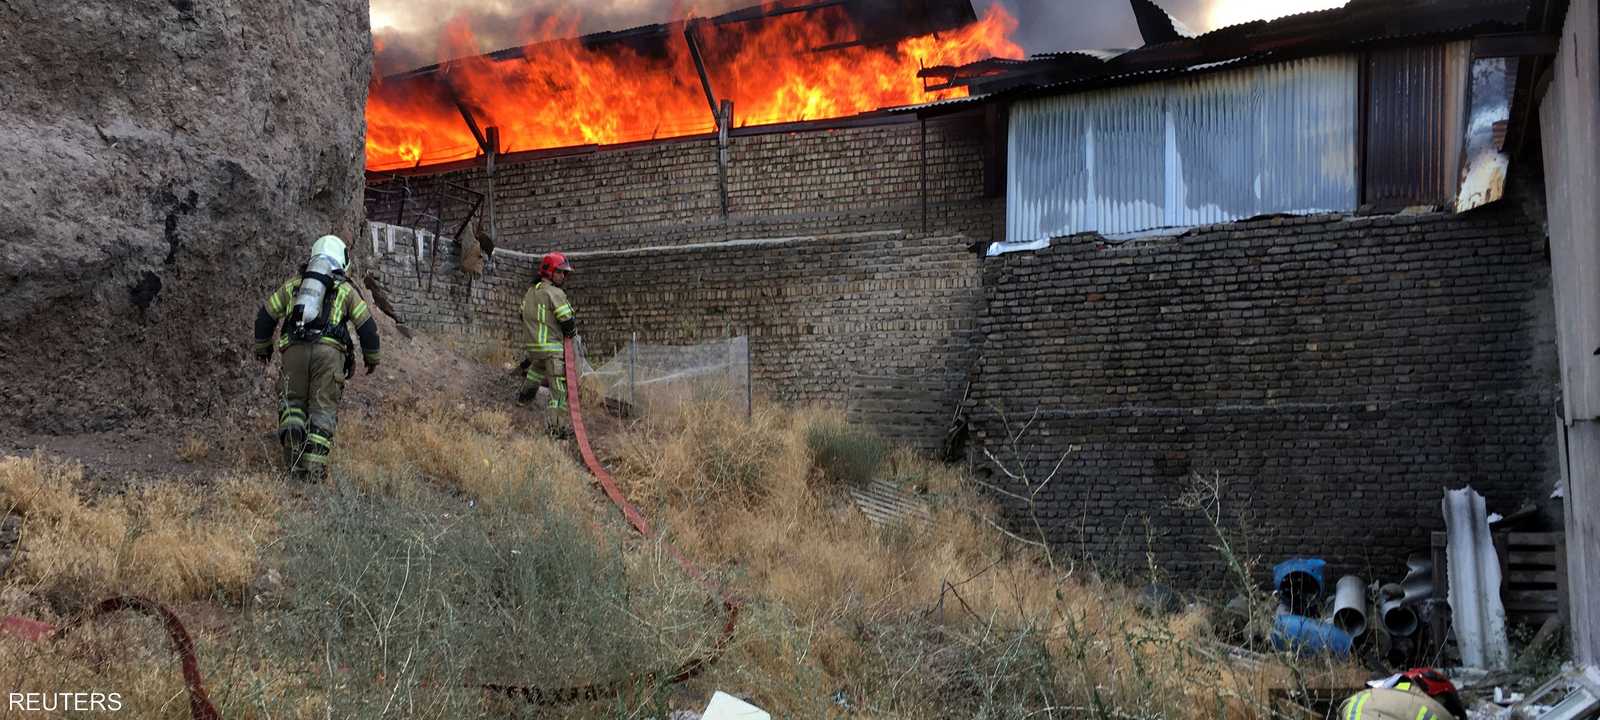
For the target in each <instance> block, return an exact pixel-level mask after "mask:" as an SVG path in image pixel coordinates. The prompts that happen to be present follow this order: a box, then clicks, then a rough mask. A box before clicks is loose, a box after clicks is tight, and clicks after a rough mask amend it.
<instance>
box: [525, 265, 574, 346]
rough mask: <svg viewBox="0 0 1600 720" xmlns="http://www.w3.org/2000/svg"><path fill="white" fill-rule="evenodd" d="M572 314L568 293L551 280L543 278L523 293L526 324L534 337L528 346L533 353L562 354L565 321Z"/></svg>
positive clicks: (530, 334) (529, 335)
mask: <svg viewBox="0 0 1600 720" xmlns="http://www.w3.org/2000/svg"><path fill="white" fill-rule="evenodd" d="M572 318H573V311H572V303H571V302H569V301H568V300H567V293H566V292H565V291H564V290H562V289H561V288H558V287H556V286H555V285H553V284H551V283H550V281H548V280H540V281H539V282H538V284H536V285H534V286H533V287H531V288H528V292H527V294H525V295H523V296H522V324H523V326H525V327H526V328H527V329H528V337H529V339H530V342H528V344H527V345H525V346H524V348H525V349H526V350H527V351H528V352H529V353H530V354H532V355H539V356H543V355H560V354H561V353H562V350H561V338H562V337H563V333H562V332H561V323H562V321H565V320H571V319H572Z"/></svg>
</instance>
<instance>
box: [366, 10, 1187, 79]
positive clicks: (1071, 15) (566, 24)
mask: <svg viewBox="0 0 1600 720" xmlns="http://www.w3.org/2000/svg"><path fill="white" fill-rule="evenodd" d="M886 1H889V0H886ZM1210 1H1211V0H1158V4H1160V5H1161V6H1162V7H1164V8H1166V9H1167V11H1168V12H1170V13H1172V14H1173V15H1174V16H1176V17H1177V18H1178V19H1180V20H1182V21H1184V22H1186V23H1188V24H1189V25H1190V26H1191V27H1195V28H1203V25H1204V23H1203V22H1201V21H1202V20H1203V19H1204V18H1203V16H1204V11H1205V8H1206V6H1207V5H1208V4H1209V2H1210ZM972 2H973V8H974V9H975V10H976V11H977V12H978V13H979V14H980V15H981V14H982V13H983V12H984V11H985V10H987V9H988V7H989V6H990V5H992V4H996V3H998V4H1000V5H1003V6H1004V7H1005V8H1006V10H1007V11H1009V12H1010V13H1011V15H1012V16H1013V17H1015V18H1016V19H1017V20H1018V22H1019V24H1020V26H1019V27H1018V29H1017V32H1016V33H1015V35H1014V36H1013V39H1014V40H1015V41H1016V42H1017V43H1018V44H1020V45H1022V47H1023V49H1024V50H1026V51H1027V52H1028V53H1029V54H1036V53H1045V52H1059V51H1062V50H1076V49H1106V48H1131V47H1138V46H1139V45H1140V44H1141V43H1140V40H1139V30H1138V28H1137V26H1136V25H1135V24H1134V19H1133V11H1132V10H1131V9H1130V7H1129V2H1128V0H972ZM755 4H759V0H372V15H373V20H374V26H373V31H374V34H375V35H376V36H377V37H378V39H379V42H381V43H382V46H383V52H382V53H381V54H380V57H379V67H378V71H379V72H381V73H384V74H388V73H393V72H399V71H403V70H408V69H411V68H415V67H418V66H421V65H428V64H431V63H435V62H439V61H440V60H444V59H447V58H445V57H443V55H445V54H447V53H441V52H440V49H439V48H440V47H441V43H440V37H441V33H442V31H443V29H444V25H445V23H446V22H447V21H449V20H451V19H452V18H459V19H461V20H464V21H465V22H466V23H467V25H468V27H470V28H471V29H472V31H473V35H474V36H475V37H476V38H477V39H478V42H479V45H480V47H479V48H478V50H481V51H490V50H497V49H500V48H506V47H513V46H516V45H521V44H524V43H526V42H528V41H529V40H530V39H532V38H533V37H534V36H533V35H532V34H531V33H534V32H536V31H537V29H538V28H539V27H541V24H543V23H550V22H554V23H555V24H554V27H559V28H562V29H566V30H570V32H569V33H567V34H568V35H573V34H583V33H592V32H600V31H605V30H621V29H626V28H630V27H635V26H638V25H645V24H649V23H656V22H663V21H667V20H671V19H673V18H676V17H683V16H685V15H689V14H694V15H712V14H717V13H722V12H726V11H728V10H732V9H735V8H740V7H746V6H750V5H755Z"/></svg>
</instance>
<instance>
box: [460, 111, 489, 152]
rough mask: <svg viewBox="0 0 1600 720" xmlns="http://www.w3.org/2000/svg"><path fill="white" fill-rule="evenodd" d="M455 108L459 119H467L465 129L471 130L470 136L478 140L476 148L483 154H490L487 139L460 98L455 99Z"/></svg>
mask: <svg viewBox="0 0 1600 720" xmlns="http://www.w3.org/2000/svg"><path fill="white" fill-rule="evenodd" d="M456 110H457V111H458V112H460V113H461V119H462V120H465V121H467V129H468V130H471V131H472V137H473V138H474V139H475V140H477V141H478V149H479V150H482V151H483V154H485V155H488V154H490V152H491V151H490V149H489V148H490V147H491V146H490V145H489V139H488V138H487V137H484V134H483V131H482V130H479V129H478V121H477V120H476V119H474V118H473V117H472V111H471V110H468V109H467V106H466V105H464V104H462V102H461V101H460V100H457V101H456Z"/></svg>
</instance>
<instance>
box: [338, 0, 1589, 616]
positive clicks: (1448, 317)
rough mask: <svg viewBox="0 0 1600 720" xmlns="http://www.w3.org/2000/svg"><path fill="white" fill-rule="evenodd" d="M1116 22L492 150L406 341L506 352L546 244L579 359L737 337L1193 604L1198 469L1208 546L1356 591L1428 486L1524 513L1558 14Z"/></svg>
mask: <svg viewBox="0 0 1600 720" xmlns="http://www.w3.org/2000/svg"><path fill="white" fill-rule="evenodd" d="M1137 5H1138V6H1139V13H1140V14H1139V20H1140V26H1141V29H1142V30H1144V31H1145V33H1146V37H1147V39H1148V40H1149V41H1151V42H1150V44H1148V45H1147V46H1146V47H1143V48H1139V49H1135V50H1131V51H1118V50H1106V51H1099V50H1092V51H1080V52H1075V53H1063V54H1059V55H1052V56H1046V57H1039V58H1033V59H1030V60H1026V61H1016V60H1004V59H999V60H991V61H987V62H984V63H977V64H974V65H969V66H963V67H960V68H929V69H928V70H927V71H926V72H925V78H924V80H925V81H926V82H928V83H929V84H930V86H933V87H938V86H941V85H951V86H965V87H967V88H969V90H970V91H971V92H972V93H973V96H972V97H969V98H963V99H958V100H950V101H944V102H939V103H932V104H928V105H924V106H919V107H912V108H900V109H894V110H886V111H880V112H875V113H869V114H867V115H863V116H859V117H854V118H847V119H842V120H836V121H826V122H817V123H804V124H797V125H791V126H784V127H768V128H747V129H733V130H731V131H730V132H728V133H726V135H727V140H726V142H725V143H722V144H719V143H718V141H717V139H716V138H713V137H710V136H699V137H692V138H681V139H675V140H669V141H661V142H649V143H638V144H632V145H627V146H617V147H583V148H570V149H562V150H548V151H538V152H532V153H523V154H517V155H512V156H504V157H500V158H497V161H496V162H497V166H496V168H495V171H494V172H495V179H494V183H495V184H494V187H495V193H494V194H495V196H496V200H495V202H496V212H497V213H498V216H497V218H496V220H497V236H496V237H497V240H498V242H499V245H500V246H501V247H502V248H510V249H511V250H513V252H511V253H507V254H505V255H504V256H503V257H502V258H501V264H500V265H499V267H498V268H493V267H492V268H491V270H490V271H489V273H487V274H486V275H485V277H484V278H483V279H480V280H478V281H476V282H477V284H475V285H472V286H470V287H468V286H466V284H465V282H464V281H460V280H459V275H455V274H452V272H451V271H450V258H451V256H452V255H453V253H454V252H455V251H454V250H453V249H452V247H451V245H450V243H448V242H444V243H440V244H438V245H437V247H439V248H442V250H440V251H439V253H438V254H440V255H442V256H443V257H444V262H443V263H442V264H439V265H437V267H438V268H441V269H439V270H436V272H437V273H438V275H437V276H436V277H437V279H438V280H439V285H438V286H437V287H438V288H439V289H436V290H432V291H428V290H425V288H424V281H425V280H426V279H427V278H426V277H425V275H424V273H423V272H422V271H419V269H418V268H419V267H420V266H419V263H422V264H427V263H429V262H430V260H429V258H430V255H431V254H432V251H428V252H423V253H414V252H412V251H411V250H410V249H406V248H407V247H408V246H407V245H406V244H405V243H404V242H401V243H400V246H401V248H403V251H401V252H390V253H387V254H386V255H385V260H384V265H383V267H384V268H385V270H386V272H387V273H389V274H390V275H394V276H398V278H399V282H396V281H395V279H394V278H391V284H399V285H402V287H401V289H400V291H399V294H400V296H401V297H402V298H403V301H404V303H405V304H406V305H408V306H411V307H417V308H421V309H422V310H420V311H418V312H417V313H416V314H417V315H418V316H419V317H423V318H425V323H431V324H433V325H435V326H438V327H451V328H457V329H460V328H466V329H468V330H469V331H472V332H481V333H484V334H488V335H500V336H506V337H510V336H511V335H512V334H513V333H514V332H515V321H514V319H513V318H510V317H509V316H508V315H507V314H506V308H509V307H510V304H511V303H514V300H509V298H511V297H512V294H513V293H514V292H516V290H515V288H518V287H520V284H521V283H523V282H525V281H526V280H527V278H528V277H529V276H530V275H531V268H532V264H531V261H530V258H529V256H530V255H534V254H537V253H539V252H543V251H545V250H547V249H550V248H555V247H561V248H563V249H571V250H577V251H578V257H576V258H575V260H574V261H575V262H577V263H579V264H580V265H582V266H583V270H584V272H583V273H581V274H580V275H579V276H577V278H576V279H575V288H574V293H575V295H576V296H577V297H580V298H583V302H584V303H585V306H586V308H588V309H587V310H585V311H584V312H585V313H586V320H585V323H586V328H587V329H586V334H587V335H589V336H590V337H591V339H594V338H600V339H601V341H600V342H595V343H593V344H592V345H591V347H596V348H599V349H602V350H603V349H604V348H605V347H608V346H609V345H611V344H616V343H617V342H618V341H619V340H620V339H621V338H626V337H628V336H631V335H632V334H634V333H637V334H638V335H639V338H640V340H641V341H642V342H693V341H695V340H697V339H704V338H707V337H714V336H720V335H721V334H723V333H728V332H733V333H744V334H748V335H750V336H751V338H752V342H751V348H752V353H753V372H754V375H755V382H756V386H757V390H758V392H761V391H762V390H763V389H765V390H766V391H767V392H768V394H770V395H771V396H774V397H776V398H778V399H788V400H806V401H810V400H823V401H834V402H839V403H842V404H845V405H846V406H847V407H848V408H849V409H850V412H851V415H852V417H853V418H855V419H857V420H860V421H862V422H865V423H871V424H874V425H876V426H879V427H883V428H887V429H888V431H889V434H891V435H892V436H894V437H895V438H897V439H902V440H906V441H908V442H912V443H913V444H916V445H918V446H920V447H922V448H924V449H927V450H930V451H939V450H949V449H951V448H950V444H949V443H948V442H947V441H949V440H952V439H959V438H961V437H963V436H965V437H966V438H967V441H968V442H967V445H966V448H965V450H966V454H967V457H968V458H969V460H970V462H972V463H973V465H974V467H975V469H977V470H978V471H980V472H987V473H988V474H989V475H988V476H989V478H990V482H991V483H992V484H994V485H995V486H996V487H999V488H1001V489H1002V490H1004V491H1005V492H1003V493H996V494H995V497H996V500H997V502H999V503H1001V505H1002V506H1004V507H1006V508H1007V509H1008V510H1009V511H1010V512H1011V513H1012V518H1013V519H1014V520H1015V521H1016V523H1017V525H1018V527H1022V528H1032V527H1033V524H1032V521H1031V519H1030V518H1028V517H1027V514H1028V513H1030V512H1033V513H1037V514H1038V515H1039V519H1040V521H1041V524H1042V525H1043V526H1044V528H1045V530H1046V533H1047V538H1046V539H1048V540H1050V541H1051V542H1052V543H1054V544H1056V545H1057V546H1058V547H1060V548H1062V549H1063V550H1065V551H1068V552H1072V553H1081V554H1082V555H1083V556H1085V557H1087V558H1089V559H1091V560H1093V561H1095V562H1097V563H1101V564H1103V565H1107V566H1111V565H1124V566H1132V567H1135V568H1143V567H1144V566H1145V561H1146V559H1147V558H1154V560H1155V561H1156V563H1157V564H1158V565H1159V566H1161V568H1163V570H1164V571H1165V572H1167V573H1169V575H1170V576H1171V577H1174V578H1179V579H1182V580H1184V581H1187V582H1190V583H1193V584H1194V585H1195V586H1196V587H1200V588H1204V589H1207V590H1220V589H1221V585H1222V583H1223V581H1222V580H1221V578H1220V575H1219V573H1218V572H1217V570H1218V563H1219V559H1218V558H1217V557H1216V556H1215V554H1214V553H1213V552H1212V551H1210V550H1209V549H1207V546H1208V545H1209V544H1210V543H1211V540H1210V533H1211V532H1212V529H1211V528H1210V527H1209V526H1208V525H1206V523H1205V520H1204V519H1203V518H1202V517H1200V516H1199V515H1197V514H1195V513H1193V512H1191V511H1185V510H1180V509H1178V507H1177V501H1178V500H1179V498H1180V497H1181V496H1182V495H1183V494H1184V493H1185V491H1186V490H1187V489H1189V487H1190V486H1191V482H1190V481H1191V479H1192V476H1193V475H1194V474H1196V473H1199V474H1203V475H1207V476H1211V477H1222V478H1224V479H1225V480H1227V481H1228V484H1227V487H1228V488H1229V489H1228V490H1227V491H1226V492H1227V494H1226V495H1224V496H1223V497H1222V498H1221V499H1222V500H1223V502H1224V503H1225V506H1226V507H1228V508H1234V507H1241V506H1242V507H1248V508H1250V509H1251V511H1252V516H1251V517H1249V518H1245V520H1246V522H1244V523H1243V524H1242V525H1241V524H1240V523H1239V521H1240V519H1241V518H1239V517H1238V516H1237V515H1233V516H1230V518H1229V520H1228V523H1229V527H1228V529H1230V530H1248V531H1249V532H1248V537H1249V538H1250V539H1251V541H1252V543H1253V544H1252V545H1251V546H1250V548H1249V551H1250V552H1253V553H1259V554H1262V555H1266V556H1269V557H1280V556H1284V555H1288V554H1299V553H1307V554H1317V555H1321V556H1323V557H1325V558H1327V559H1328V560H1329V562H1330V563H1331V564H1332V565H1333V566H1334V569H1335V570H1336V571H1359V572H1363V573H1366V574H1368V575H1369V576H1371V575H1376V574H1381V573H1388V574H1394V573H1396V572H1397V571H1399V570H1400V569H1402V568H1403V567H1404V559H1405V556H1406V555H1407V554H1408V553H1410V552H1412V551H1425V550H1426V549H1427V544H1428V542H1429V533H1430V532H1431V531H1434V530H1438V529H1440V528H1441V527H1442V519H1441V517H1440V513H1439V504H1438V501H1439V498H1440V497H1441V494H1442V491H1443V490H1444V489H1446V488H1453V487H1460V486H1462V485H1465V484H1471V485H1473V486H1474V487H1475V488H1477V489H1478V490H1480V491H1482V492H1484V493H1485V494H1486V495H1487V496H1488V497H1489V500H1490V504H1491V509H1500V511H1502V512H1506V511H1509V510H1515V509H1516V508H1518V507H1520V506H1522V505H1523V504H1524V503H1525V502H1529V501H1533V502H1539V503H1542V504H1543V505H1544V506H1545V507H1544V509H1545V510H1546V512H1547V514H1557V515H1558V514H1559V508H1557V507H1554V506H1552V505H1551V504H1550V502H1549V501H1547V500H1545V499H1546V498H1548V497H1549V495H1550V493H1551V490H1552V489H1553V487H1554V485H1555V484H1556V483H1557V482H1558V481H1559V480H1560V478H1561V477H1562V475H1563V471H1564V470H1565V469H1566V468H1568V467H1569V465H1570V463H1569V461H1568V453H1567V451H1565V450H1563V449H1562V445H1561V440H1562V438H1563V437H1564V436H1565V433H1561V434H1558V433H1555V432H1554V431H1553V430H1554V428H1555V427H1556V426H1557V420H1556V418H1555V416H1554V411H1553V408H1555V407H1556V406H1557V404H1558V402H1559V401H1560V400H1561V398H1562V397H1563V380H1562V375H1561V362H1558V344H1557V343H1556V327H1557V324H1556V322H1555V320H1554V307H1555V304H1556V303H1555V302H1554V300H1553V294H1552V272H1551V264H1550V257H1549V254H1548V253H1549V251H1548V250H1547V241H1546V232H1547V228H1546V217H1545V211H1544V206H1543V198H1544V192H1545V185H1546V183H1545V181H1544V179H1543V177H1542V167H1541V166H1542V165H1543V163H1542V162H1541V158H1540V157H1539V156H1538V153H1537V148H1538V144H1537V143H1538V142H1539V141H1540V139H1541V138H1540V133H1539V132H1538V129H1539V125H1540V122H1541V119H1542V118H1541V114H1540V108H1539V98H1540V97H1541V93H1542V92H1543V89H1542V86H1541V83H1539V82H1538V80H1539V78H1540V77H1541V76H1543V75H1546V74H1547V73H1548V71H1550V70H1551V67H1552V66H1551V62H1550V61H1551V57H1552V54H1553V53H1554V52H1555V50H1556V47H1557V46H1558V44H1559V43H1558V42H1557V32H1556V31H1557V28H1559V27H1560V23H1561V21H1562V17H1563V12H1562V11H1563V10H1564V8H1565V5H1566V3H1562V2H1555V1H1551V2H1544V1H1540V2H1533V3H1528V2H1502V1H1498V0H1488V1H1487V2H1476V3H1453V2H1452V3H1443V2H1420V1H1411V2H1378V1H1376V0H1353V2H1351V3H1350V4H1349V5H1348V6H1347V7H1345V8H1342V9H1340V10H1333V11H1327V12H1323V13H1314V14H1308V15H1302V16H1295V17H1289V18H1284V19H1281V20H1277V21H1273V22H1257V23H1248V24H1245V25H1241V26H1236V27H1233V28H1227V29H1224V30H1219V31H1216V32H1213V33H1208V34H1205V35H1201V36H1198V37H1186V36H1184V34H1183V33H1182V32H1181V28H1179V27H1178V26H1176V25H1175V24H1172V23H1170V22H1167V23H1163V22H1161V20H1162V18H1161V17H1159V16H1157V15H1154V14H1151V13H1152V11H1151V9H1152V7H1153V6H1150V5H1149V4H1148V3H1137ZM1592 6H1593V2H1592V0H1591V2H1590V3H1589V7H1590V9H1591V10H1592ZM1156 10H1159V8H1156ZM1574 42H1576V41H1574ZM1590 57H1591V58H1592V55H1591V56H1590ZM1569 62H1570V61H1569ZM1580 67H1582V68H1585V71H1588V72H1592V71H1593V68H1592V67H1591V66H1590V65H1580ZM1574 92H1576V91H1574ZM1241 108H1243V110H1241ZM1306 108H1310V109H1311V110H1312V111H1307V110H1306ZM1330 108H1331V109H1332V110H1331V111H1327V112H1313V111H1315V110H1328V109H1330ZM1230 113H1231V114H1230ZM1542 121H1543V122H1545V123H1549V122H1550V121H1549V119H1548V118H1543V119H1542ZM1545 142H1549V139H1548V138H1545ZM723 149H726V158H727V160H726V166H725V168H723V169H722V170H721V172H723V173H725V174H724V175H722V176H720V177H719V162H720V160H719V158H720V157H722V155H721V153H722V152H723ZM1245 157H1248V158H1250V160H1249V161H1248V162H1245V161H1237V162H1235V161H1231V160H1229V159H1230V158H1245ZM1508 167H1509V168H1511V170H1510V171H1509V172H1508V171H1507V168H1508ZM488 173H489V171H488V168H487V164H486V162H485V159H484V158H480V159H478V160H475V161H470V162H464V163H461V164H458V165H454V166H445V167H440V168H433V169H427V170H424V171H419V172H418V173H415V174H411V175H410V176H409V177H407V178H405V179H404V180H403V181H402V180H400V179H397V178H393V177H384V178H379V177H373V178H371V179H372V180H373V181H374V182H381V183H385V184H386V185H385V186H386V187H391V188H393V187H406V188H409V191H410V192H411V193H413V196H415V197H421V196H424V195H426V194H427V193H428V192H430V191H432V189H433V188H435V187H437V186H438V185H437V184H438V183H443V182H453V183H456V184H458V185H460V186H463V187H472V188H476V189H483V188H485V187H486V185H487V183H488ZM724 191H725V193H726V198H727V200H726V205H725V206H724V204H723V201H722V197H723V195H722V192H724ZM724 210H725V211H726V212H725V213H724ZM370 218H371V219H373V220H375V221H379V222H382V223H395V222H397V221H398V223H399V224H401V225H413V224H416V223H412V222H410V220H409V219H408V218H407V217H406V216H405V215H404V214H403V213H402V214H396V213H395V208H394V206H393V205H392V204H383V203H379V204H375V205H374V206H373V208H372V211H371V213H370ZM445 224H446V225H448V224H449V223H448V222H447V223H445ZM385 232H387V230H386V229H382V230H381V232H380V233H379V236H380V238H379V240H378V241H377V242H376V243H375V245H377V246H378V249H379V251H380V253H383V252H385V250H384V246H385V244H386V243H385V242H384V241H383V240H382V238H381V236H382V235H383V233H385ZM1552 232H1553V227H1552ZM1588 232H1590V234H1589V235H1587V236H1585V238H1586V239H1584V240H1583V241H1582V242H1587V243H1590V244H1593V242H1594V241H1593V236H1592V228H1590V229H1589V231H1588ZM733 241H740V242H733ZM1574 242H1578V241H1574ZM424 245H426V243H425V244H424ZM429 247H432V246H429ZM497 273H498V275H497ZM412 276H415V278H416V280H415V281H414V282H415V285H413V284H412V283H413V280H410V279H408V278H410V277H412ZM1557 290H1558V291H1560V288H1557ZM668 304H671V305H673V306H674V307H675V308H677V309H680V310H682V311H683V312H685V313H687V314H688V315H689V316H691V317H697V318H698V319H699V321H698V322H695V323H689V324H684V323H677V324H672V323H668V322H666V321H665V320H663V319H660V318H656V317H655V316H653V315H651V314H650V312H649V310H650V308H653V307H656V306H658V305H668ZM1573 307H1576V306H1573ZM1574 312H1576V311H1575V310H1574ZM608 339H609V340H608ZM1596 345H1597V346H1600V343H1596ZM1560 349H1561V351H1562V354H1568V353H1567V352H1566V351H1567V349H1566V348H1565V347H1564V346H1562V347H1561V348H1560ZM841 367H842V368H845V370H844V371H842V372H841V371H840V368H841ZM1567 382H1569V383H1570V380H1569V381H1567ZM958 409H959V411H960V416H961V418H962V419H961V420H960V421H959V422H957V423H955V425H956V428H954V432H952V427H951V425H952V423H951V418H952V417H955V416H956V415H957V411H958ZM1030 420H1032V422H1031V423H1030ZM1024 425H1027V427H1028V431H1027V432H1026V433H1022V437H1020V438H1019V437H1017V436H1018V434H1019V433H1018V431H1019V429H1020V428H1022V427H1023V426H1024ZM1063 456H1065V458H1066V459H1065V461H1064V462H1061V458H1062V457H1063ZM1058 462H1060V463H1061V464H1060V468H1061V470H1060V471H1059V473H1057V474H1056V475H1055V476H1054V479H1052V480H1050V482H1049V483H1046V484H1044V487H1043V488H1040V487H1038V485H1039V484H1040V483H1041V482H1042V481H1043V480H1044V478H1045V477H1048V476H1050V475H1051V470H1052V469H1053V468H1055V467H1056V466H1057V463H1058ZM1023 471H1026V472H1027V476H1028V477H1029V478H1031V479H1032V483H1033V484H1032V485H1028V486H1023V485H1022V484H1020V481H1018V480H1016V479H1015V478H1012V477H1011V475H1013V474H1014V475H1019V476H1020V475H1021V474H1022V473H1023ZM1569 482H1572V483H1573V484H1576V481H1569ZM1030 495H1031V496H1032V497H1034V499H1035V500H1036V501H1037V502H1036V504H1035V506H1034V507H1033V508H1031V509H1029V508H1026V507H1024V506H1023V505H1021V504H1018V503H1017V502H1016V501H1015V498H1016V497H1017V496H1030ZM1575 592H1576V591H1575Z"/></svg>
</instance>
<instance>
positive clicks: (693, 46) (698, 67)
mask: <svg viewBox="0 0 1600 720" xmlns="http://www.w3.org/2000/svg"><path fill="white" fill-rule="evenodd" d="M697 27H699V23H698V22H689V23H685V24H684V26H683V39H684V41H685V42H687V43H688V44H689V57H691V58H693V59H694V69H695V72H697V73H700V89H702V90H704V91H706V105H708V106H710V107H711V115H712V116H713V117H715V116H716V115H717V113H718V107H717V95H716V93H714V92H712V91H711V76H710V75H708V74H706V60H705V57H704V56H702V55H701V54H700V39H699V36H698V33H697V32H696V31H695V30H696V28H697Z"/></svg>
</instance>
